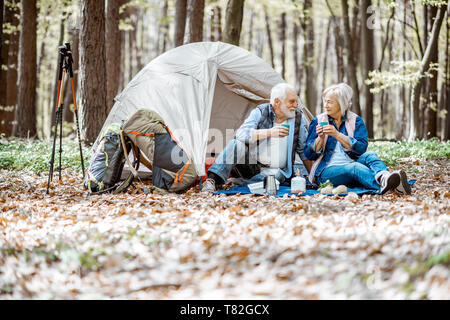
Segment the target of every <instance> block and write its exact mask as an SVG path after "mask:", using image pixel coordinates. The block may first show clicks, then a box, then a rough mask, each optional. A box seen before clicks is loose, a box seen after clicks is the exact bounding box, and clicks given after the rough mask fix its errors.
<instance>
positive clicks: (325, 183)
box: [319, 180, 333, 190]
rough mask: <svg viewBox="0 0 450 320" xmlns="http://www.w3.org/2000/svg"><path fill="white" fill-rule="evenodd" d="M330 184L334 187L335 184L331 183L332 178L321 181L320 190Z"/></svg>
mask: <svg viewBox="0 0 450 320" xmlns="http://www.w3.org/2000/svg"><path fill="white" fill-rule="evenodd" d="M328 186H332V187H333V184H332V183H331V181H330V180H327V181H326V182H324V183H321V184H320V187H319V190H322V189H323V188H325V187H328Z"/></svg>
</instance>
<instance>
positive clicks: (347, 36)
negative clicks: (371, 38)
mask: <svg viewBox="0 0 450 320" xmlns="http://www.w3.org/2000/svg"><path fill="white" fill-rule="evenodd" d="M341 4H342V10H343V17H342V19H343V20H344V42H345V47H346V49H347V75H348V80H349V82H350V86H351V87H352V89H353V106H352V109H353V111H354V112H355V113H357V114H361V106H360V104H359V87H358V78H357V75H356V64H355V58H354V55H353V44H352V37H351V30H350V23H349V18H348V0H341Z"/></svg>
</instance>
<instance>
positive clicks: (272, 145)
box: [202, 83, 312, 192]
mask: <svg viewBox="0 0 450 320" xmlns="http://www.w3.org/2000/svg"><path fill="white" fill-rule="evenodd" d="M297 100H298V97H297V94H296V93H295V90H294V88H293V87H292V86H290V85H288V84H286V83H280V84H277V85H276V86H274V87H273V88H272V90H271V93H270V103H265V104H261V105H259V106H257V107H256V108H255V109H254V110H253V111H252V112H251V113H250V115H249V117H248V118H247V119H246V120H245V122H244V123H243V124H242V126H241V127H240V128H239V129H238V130H237V132H236V136H235V139H233V140H231V141H230V142H229V143H228V144H227V146H226V147H225V149H224V150H223V151H222V152H221V153H220V155H219V156H218V157H217V160H216V161H215V163H214V164H213V165H212V166H211V167H210V168H209V170H208V173H207V174H208V178H207V179H206V181H205V182H204V184H203V187H202V192H214V191H215V190H216V187H217V186H219V185H222V184H224V183H225V182H226V181H227V179H228V177H229V175H230V173H231V171H232V170H233V169H235V171H237V173H238V174H239V175H240V176H241V177H242V178H246V179H249V178H251V179H250V181H253V182H257V181H261V180H263V179H264V177H265V176H267V175H275V178H276V179H277V180H278V181H279V182H280V183H283V182H285V181H286V180H289V179H290V178H291V177H292V176H293V173H294V172H293V171H294V162H295V154H298V155H299V156H300V159H301V160H302V161H303V164H304V165H305V166H306V167H307V168H308V169H309V168H310V166H311V164H312V162H308V160H307V158H306V157H305V155H304V154H303V150H304V146H305V142H306V137H307V128H306V122H305V119H304V117H303V116H302V113H301V111H300V110H299V109H298V104H297ZM303 164H300V166H299V167H300V168H298V169H299V171H300V173H301V174H303V175H307V174H308V173H307V171H306V169H305V166H303Z"/></svg>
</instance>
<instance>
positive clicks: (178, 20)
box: [174, 0, 187, 47]
mask: <svg viewBox="0 0 450 320" xmlns="http://www.w3.org/2000/svg"><path fill="white" fill-rule="evenodd" d="M186 11H187V0H176V1H175V35H174V42H175V47H178V46H181V45H183V40H184V31H185V29H186Z"/></svg>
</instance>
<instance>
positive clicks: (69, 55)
mask: <svg viewBox="0 0 450 320" xmlns="http://www.w3.org/2000/svg"><path fill="white" fill-rule="evenodd" d="M66 48H67V70H68V72H69V76H70V83H71V85H72V98H73V108H74V112H75V122H76V125H77V137H78V147H79V148H80V157H81V170H82V177H83V178H84V158H83V148H82V147H81V135H80V125H79V121H78V108H77V102H76V99H75V87H74V85H73V68H72V63H73V58H72V50H71V49H70V43H69V42H66Z"/></svg>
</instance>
